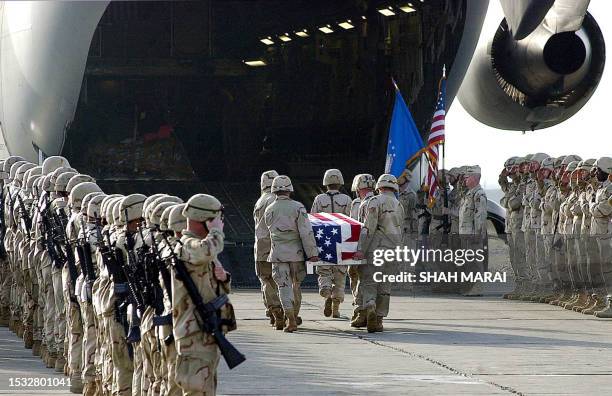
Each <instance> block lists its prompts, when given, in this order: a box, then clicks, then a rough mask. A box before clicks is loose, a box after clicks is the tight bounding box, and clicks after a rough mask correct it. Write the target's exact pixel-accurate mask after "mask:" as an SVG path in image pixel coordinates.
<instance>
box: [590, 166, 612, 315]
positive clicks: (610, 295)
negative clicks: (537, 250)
mask: <svg viewBox="0 0 612 396" xmlns="http://www.w3.org/2000/svg"><path fill="white" fill-rule="evenodd" d="M595 166H596V167H597V180H599V182H600V183H601V186H600V187H599V189H598V190H597V193H596V194H595V200H594V201H593V202H592V203H591V204H590V211H591V215H592V216H593V220H592V225H591V228H592V229H593V228H594V230H593V231H594V232H593V235H594V236H595V239H596V240H597V247H598V250H599V260H600V262H601V270H602V275H603V279H604V282H605V286H606V292H607V295H606V307H605V308H604V309H602V310H600V311H597V312H595V313H594V315H595V316H597V317H598V318H612V259H611V257H612V246H611V245H610V243H611V241H612V205H611V204H610V200H611V198H612V177H611V176H610V175H612V158H610V157H601V158H599V159H598V160H597V162H595Z"/></svg>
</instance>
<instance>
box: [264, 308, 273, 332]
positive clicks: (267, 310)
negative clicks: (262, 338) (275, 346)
mask: <svg viewBox="0 0 612 396" xmlns="http://www.w3.org/2000/svg"><path fill="white" fill-rule="evenodd" d="M271 311H272V309H270V308H268V309H266V317H267V318H268V319H270V326H272V327H274V315H272V312H271Z"/></svg>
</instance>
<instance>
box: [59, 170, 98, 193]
mask: <svg viewBox="0 0 612 396" xmlns="http://www.w3.org/2000/svg"><path fill="white" fill-rule="evenodd" d="M85 182H91V183H95V182H96V180H95V179H94V178H93V177H91V176H89V175H83V174H78V175H74V176H72V177H71V178H70V180H68V184H66V192H67V193H68V194H70V192H71V191H72V189H73V188H74V187H75V186H76V185H77V184H81V183H85Z"/></svg>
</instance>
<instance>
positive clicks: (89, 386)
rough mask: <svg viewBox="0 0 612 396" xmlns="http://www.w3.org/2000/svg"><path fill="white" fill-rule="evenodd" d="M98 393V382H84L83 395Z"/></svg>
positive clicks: (90, 395)
mask: <svg viewBox="0 0 612 396" xmlns="http://www.w3.org/2000/svg"><path fill="white" fill-rule="evenodd" d="M98 393H99V392H98V390H97V389H96V383H95V382H94V381H90V382H88V383H86V384H83V396H95V395H97V394H98Z"/></svg>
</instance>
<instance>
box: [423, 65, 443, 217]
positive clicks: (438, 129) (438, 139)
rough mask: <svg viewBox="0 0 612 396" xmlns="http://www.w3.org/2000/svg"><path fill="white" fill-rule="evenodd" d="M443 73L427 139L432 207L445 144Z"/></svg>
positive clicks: (428, 178)
mask: <svg viewBox="0 0 612 396" xmlns="http://www.w3.org/2000/svg"><path fill="white" fill-rule="evenodd" d="M444 74H445V73H444V72H443V75H442V80H440V91H439V92H438V103H437V104H436V111H435V112H434V115H433V119H432V121H431V129H430V130H429V139H428V141H427V151H426V155H427V159H428V160H429V169H428V171H427V179H426V184H427V186H428V187H429V194H428V198H429V199H428V201H429V206H430V207H432V206H433V204H434V202H435V200H436V198H437V196H438V159H439V157H440V156H439V154H440V153H439V150H440V146H439V145H440V144H444V133H445V129H444V128H445V126H444V121H445V117H446V77H445V76H444Z"/></svg>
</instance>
